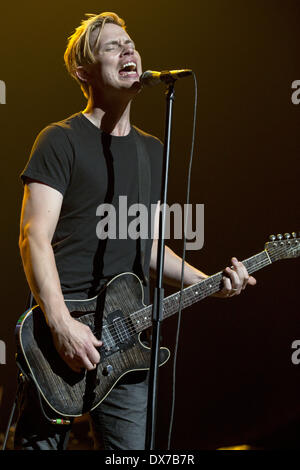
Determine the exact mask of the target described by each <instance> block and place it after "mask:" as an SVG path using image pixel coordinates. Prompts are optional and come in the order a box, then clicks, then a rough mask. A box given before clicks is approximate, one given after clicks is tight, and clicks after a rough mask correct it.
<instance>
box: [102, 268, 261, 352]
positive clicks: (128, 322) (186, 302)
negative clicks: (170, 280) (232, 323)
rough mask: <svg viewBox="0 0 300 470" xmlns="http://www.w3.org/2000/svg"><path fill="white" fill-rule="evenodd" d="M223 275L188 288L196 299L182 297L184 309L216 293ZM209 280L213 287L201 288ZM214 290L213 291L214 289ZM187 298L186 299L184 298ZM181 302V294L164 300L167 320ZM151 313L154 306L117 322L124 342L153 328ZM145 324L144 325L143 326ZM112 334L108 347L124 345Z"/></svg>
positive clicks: (219, 274)
mask: <svg viewBox="0 0 300 470" xmlns="http://www.w3.org/2000/svg"><path fill="white" fill-rule="evenodd" d="M269 264H270V261H267V262H266V261H260V262H258V263H256V267H257V269H259V268H261V267H263V266H267V265H269ZM221 275H222V274H221V273H217V274H215V275H213V276H211V277H210V278H207V279H206V280H205V281H201V282H200V283H198V284H194V285H192V286H189V287H188V288H186V289H187V290H189V291H190V292H189V294H190V293H192V295H193V296H194V299H191V298H190V297H187V296H185V295H184V294H183V295H182V301H181V302H182V305H183V308H186V307H188V306H190V305H191V304H193V303H194V300H195V301H197V300H201V297H202V295H203V294H205V296H206V295H207V294H210V293H214V292H216V291H215V290H214V286H212V285H211V284H212V283H215V281H216V280H217V282H219V280H220V279H219V278H220V276H221ZM213 277H215V278H217V279H212V278H213ZM208 280H210V285H211V287H208V288H207V287H206V286H205V285H204V286H201V283H202V282H207V281H208ZM197 288H201V292H200V295H199V293H196V292H195V289H197ZM212 288H213V289H212ZM185 292H186V291H185ZM184 297H185V298H184ZM179 300H180V293H175V294H172V295H171V296H169V297H167V298H165V299H164V303H165V305H164V308H163V310H164V318H167V317H168V316H169V315H171V314H173V313H175V312H176V311H177V306H178V305H179ZM151 312H152V305H148V306H146V307H144V308H142V309H140V310H138V311H137V312H134V313H132V314H130V315H129V317H130V318H126V319H120V320H117V321H116V322H115V323H114V325H115V326H117V328H119V330H120V326H122V327H123V332H124V333H126V335H127V338H123V341H124V340H125V339H128V337H129V338H131V337H132V336H134V335H136V334H137V333H138V332H139V327H140V323H141V326H142V330H141V331H143V329H145V326H146V328H147V327H148V326H151V323H152V322H151ZM145 313H146V314H147V315H146V316H144V317H143V318H141V315H142V314H143V315H145ZM136 315H138V316H139V317H140V319H139V323H137V322H136V320H134V321H135V322H136V323H137V324H136V326H134V324H132V317H133V316H136ZM143 323H144V324H143ZM125 327H126V330H125ZM103 329H105V330H107V329H109V325H104V327H103ZM109 334H110V337H111V338H112V340H113V342H110V341H107V342H106V345H107V346H108V347H112V346H116V345H117V344H119V342H120V343H122V342H123V341H122V340H121V341H119V339H120V336H122V333H121V334H120V333H119V332H117V333H116V334H114V333H113V332H111V331H110V332H109Z"/></svg>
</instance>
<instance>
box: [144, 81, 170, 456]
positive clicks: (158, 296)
mask: <svg viewBox="0 0 300 470" xmlns="http://www.w3.org/2000/svg"><path fill="white" fill-rule="evenodd" d="M175 81H176V79H175V78H171V77H170V79H169V80H168V82H167V84H168V88H167V91H166V97H167V109H166V124H165V139H164V153H163V161H164V166H163V176H162V193H161V204H162V211H161V212H160V218H159V239H158V252H157V262H156V263H157V264H156V273H157V277H156V287H155V290H154V301H153V310H152V345H151V362H150V371H149V389H148V408H147V425H146V442H145V448H146V450H154V446H155V428H156V410H157V391H158V366H159V343H160V328H161V321H162V320H163V299H164V289H163V271H164V253H165V223H166V220H165V219H166V217H165V215H166V214H165V212H166V204H167V192H168V175H169V159H170V147H171V128H172V112H173V102H174V100H175V90H174V84H175Z"/></svg>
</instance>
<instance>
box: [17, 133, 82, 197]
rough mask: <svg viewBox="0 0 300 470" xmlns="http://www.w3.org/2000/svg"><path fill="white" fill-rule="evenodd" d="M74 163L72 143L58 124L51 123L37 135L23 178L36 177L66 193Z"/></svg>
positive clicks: (24, 179)
mask: <svg viewBox="0 0 300 470" xmlns="http://www.w3.org/2000/svg"><path fill="white" fill-rule="evenodd" d="M72 163H73V149H72V145H71V143H70V141H69V139H68V136H67V135H66V133H65V131H63V130H62V129H61V128H60V127H59V126H57V125H50V126H47V127H46V128H45V129H43V130H42V131H41V132H40V134H39V135H38V136H37V138H36V140H35V142H34V145H33V147H32V150H31V154H30V158H29V160H28V162H27V165H26V167H25V169H24V170H23V172H22V173H21V175H20V176H21V178H22V181H23V183H26V178H32V179H36V180H38V181H41V182H42V183H45V184H47V185H48V186H51V187H52V188H54V189H56V190H57V191H59V192H60V193H61V194H62V195H64V194H65V192H66V189H67V187H68V185H69V181H70V177H71V172H72Z"/></svg>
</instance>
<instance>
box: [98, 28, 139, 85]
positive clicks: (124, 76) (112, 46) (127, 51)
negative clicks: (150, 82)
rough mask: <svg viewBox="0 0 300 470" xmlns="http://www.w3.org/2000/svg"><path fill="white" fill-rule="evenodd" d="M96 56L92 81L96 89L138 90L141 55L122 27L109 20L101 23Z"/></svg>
mask: <svg viewBox="0 0 300 470" xmlns="http://www.w3.org/2000/svg"><path fill="white" fill-rule="evenodd" d="M95 59H96V64H95V65H94V66H93V67H92V74H93V77H92V82H93V84H94V85H95V86H96V87H97V88H100V89H101V90H103V91H108V90H109V89H111V90H112V89H114V90H116V89H118V90H124V89H125V90H131V91H135V92H136V91H138V90H139V88H140V83H139V78H140V76H141V74H142V65H141V57H140V55H139V53H138V52H137V50H136V49H135V45H134V42H133V41H132V39H131V38H130V37H129V35H128V34H127V33H126V31H124V29H123V28H121V27H120V26H118V25H115V24H110V23H108V24H105V25H104V27H103V29H102V32H101V39H100V45H99V49H98V50H97V51H95Z"/></svg>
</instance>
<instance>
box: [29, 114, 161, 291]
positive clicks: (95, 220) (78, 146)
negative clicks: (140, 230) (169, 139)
mask: <svg viewBox="0 0 300 470" xmlns="http://www.w3.org/2000/svg"><path fill="white" fill-rule="evenodd" d="M134 132H135V130H134V129H131V131H130V133H129V135H127V136H123V137H116V136H111V135H109V134H106V133H104V132H103V131H101V130H99V129H98V128H97V127H96V126H95V125H94V124H92V123H91V122H90V121H89V120H88V119H87V118H86V117H85V116H84V115H83V114H82V113H77V114H75V115H73V116H71V117H69V118H67V119H65V120H63V121H60V122H57V123H53V124H51V125H49V126H47V127H46V128H45V129H44V130H43V131H42V132H41V133H40V134H39V135H38V137H37V139H36V141H35V143H34V146H33V148H32V152H31V156H30V159H29V161H28V163H27V165H26V167H25V169H24V171H23V173H22V174H21V177H22V179H23V181H24V182H26V177H28V178H32V179H35V180H38V181H40V182H42V183H45V184H47V185H49V186H51V187H52V188H54V189H56V190H58V191H59V192H60V193H61V194H62V195H63V203H62V208H61V213H60V217H59V220H58V224H57V227H56V230H55V233H54V237H53V240H52V246H53V250H54V254H55V260H56V265H57V270H58V273H59V277H60V282H61V287H62V291H63V294H64V295H65V297H68V298H73V299H82V298H89V297H92V296H93V295H95V294H96V293H97V292H98V288H99V282H100V281H101V280H102V279H103V278H110V277H112V276H114V275H116V274H119V273H121V272H125V271H135V272H136V263H137V240H135V239H132V238H130V237H128V236H127V237H126V238H124V239H122V238H121V239H120V238H119V236H118V235H119V230H118V228H119V226H118V224H119V202H120V200H121V199H122V198H123V199H122V201H123V202H122V203H121V209H122V211H123V212H124V207H125V206H124V205H123V203H124V201H125V202H126V204H127V207H128V208H129V207H130V206H131V205H132V204H136V203H137V202H138V160H137V150H136V144H135V139H134V135H133V133H134ZM139 133H140V135H142V138H143V139H144V143H145V145H146V148H147V152H148V155H149V158H150V166H151V197H150V199H151V204H156V203H157V201H158V200H159V199H160V191H161V174H162V144H161V142H160V141H159V140H158V139H157V138H155V137H153V136H151V135H149V134H146V133H143V132H142V131H139ZM125 196H126V200H125V198H124V197H125ZM120 197H121V199H120ZM103 204H109V205H111V206H112V207H113V208H114V215H115V216H116V222H117V225H116V230H115V231H114V225H113V224H112V225H111V226H110V227H111V228H112V229H113V230H112V232H110V236H109V237H106V238H105V236H104V237H102V239H101V237H100V236H99V233H100V232H101V231H102V233H103V230H105V229H106V231H107V230H108V225H107V226H106V228H105V227H104V225H101V221H102V222H103V221H104V219H103V217H105V216H107V213H105V214H104V211H103V208H104V207H106V206H103ZM100 208H101V209H100ZM122 211H121V212H120V214H122V220H123V222H124V213H123V212H122ZM101 216H102V217H101ZM136 217H137V216H136V215H135V216H131V217H130V216H128V217H125V220H127V221H128V223H130V221H131V220H132V219H136ZM106 220H108V219H107V217H106ZM110 220H112V219H110ZM123 227H124V225H123ZM100 229H101V230H100ZM123 232H124V230H123ZM112 233H113V237H114V236H116V238H112ZM149 233H150V230H149ZM122 236H124V235H122ZM151 245H152V240H151V239H150V240H149V241H148V242H147V249H146V261H145V266H146V273H147V272H148V270H149V260H150V252H151ZM137 274H139V273H138V272H137Z"/></svg>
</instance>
